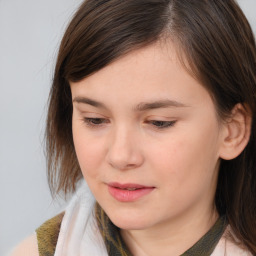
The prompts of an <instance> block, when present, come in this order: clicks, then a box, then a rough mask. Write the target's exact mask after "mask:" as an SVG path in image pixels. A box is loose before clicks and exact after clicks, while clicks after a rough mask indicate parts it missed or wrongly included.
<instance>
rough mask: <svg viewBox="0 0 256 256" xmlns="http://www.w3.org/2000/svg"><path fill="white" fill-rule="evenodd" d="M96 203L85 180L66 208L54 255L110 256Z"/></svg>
mask: <svg viewBox="0 0 256 256" xmlns="http://www.w3.org/2000/svg"><path fill="white" fill-rule="evenodd" d="M94 205H95V199H94V197H93V195H92V194H91V192H90V190H89V188H88V186H87V184H86V182H85V181H84V180H83V181H82V182H81V184H80V186H79V188H78V190H77V192H76V193H75V194H74V196H73V197H72V199H71V201H70V203H69V204H68V206H67V208H66V210H65V215H64V217H63V220H62V223H61V228H60V233H59V238H58V242H57V246H56V250H55V254H54V256H74V255H75V256H108V253H107V251H106V248H105V244H104V241H103V239H102V236H101V234H100V231H99V229H98V227H97V222H96V220H95V217H94V208H95V207H94Z"/></svg>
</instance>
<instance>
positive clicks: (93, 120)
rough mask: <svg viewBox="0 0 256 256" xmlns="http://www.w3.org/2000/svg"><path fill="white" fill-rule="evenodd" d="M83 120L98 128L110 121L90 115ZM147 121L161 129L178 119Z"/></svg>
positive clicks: (172, 124)
mask: <svg viewBox="0 0 256 256" xmlns="http://www.w3.org/2000/svg"><path fill="white" fill-rule="evenodd" d="M83 122H84V123H85V124H86V125H87V126H89V127H92V128H98V127H100V126H101V125H103V124H104V123H108V121H107V120H106V119H104V118H88V117H85V118H83ZM99 122H100V123H99ZM147 123H148V124H152V125H153V126H154V128H156V129H159V130H161V129H166V128H168V127H172V126H174V124H175V123H176V121H159V120H151V121H147Z"/></svg>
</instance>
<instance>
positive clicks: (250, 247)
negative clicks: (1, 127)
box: [13, 0, 256, 256]
mask: <svg viewBox="0 0 256 256" xmlns="http://www.w3.org/2000/svg"><path fill="white" fill-rule="evenodd" d="M255 97H256V47H255V41H254V37H253V33H252V31H251V28H250V26H249V24H248V22H247V20H246V18H245V16H244V14H243V13H242V11H241V10H240V8H239V7H238V5H237V3H236V2H235V1H234V0H225V1H223V0H206V1H196V0H179V1H175V0H140V1H138V0H127V1H121V0H108V1H106V0H87V1H85V2H84V3H83V4H82V5H81V7H80V8H79V10H78V11H77V13H76V14H75V16H74V18H73V19H72V21H71V23H70V25H69V27H68V28H67V30H66V33H65V35H64V37H63V40H62V43H61V46H60V50H59V55H58V60H57V64H56V70H55V75H54V80H53V85H52V89H51V94H50V104H49V112H48V121H47V152H48V167H49V172H48V174H49V182H50V185H51V188H52V192H53V194H57V193H61V192H64V193H65V194H68V193H73V198H72V200H71V202H70V204H69V205H68V207H67V209H66V211H65V212H64V213H61V214H60V215H58V216H57V217H55V218H53V219H51V220H49V221H47V222H46V223H45V224H43V225H42V226H41V227H39V228H38V229H37V232H36V234H35V235H33V236H32V237H30V238H28V239H27V240H26V241H25V242H23V243H22V244H21V245H20V246H19V247H18V248H17V249H16V251H15V252H14V254H13V255H40V256H46V255H47V256H48V255H55V256H60V255H61V256H65V255H68V256H71V255H81V256H86V255H90V256H92V255H95V256H102V255H122V256H124V255H126V256H128V255H133V256H145V255H147V256H151V255H160V256H165V255H166V256H167V255H168V256H169V255H214V256H216V255H218V256H219V255H232V256H233V255H255V254H256V242H255V241H256V216H255V213H256V182H255V181H256V171H255V168H256V163H255V162H256V157H255V152H256V137H255V136H256V122H255V121H256V119H255V113H256V106H255V103H256V98H255ZM85 181H86V183H85ZM87 185H88V187H89V188H88V187H87ZM91 193H92V194H91ZM22 250H23V251H22ZM24 250H25V251H24ZM28 250H30V251H28ZM24 252H26V253H25V254H24Z"/></svg>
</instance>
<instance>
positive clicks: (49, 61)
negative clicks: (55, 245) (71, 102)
mask: <svg viewBox="0 0 256 256" xmlns="http://www.w3.org/2000/svg"><path fill="white" fill-rule="evenodd" d="M81 1H82V0H36V1H35V0H22V1H20V0H0V89H1V90H0V202H1V203H0V255H6V254H7V252H8V251H9V250H10V249H11V248H12V247H13V246H14V245H16V244H17V243H18V242H20V241H21V240H22V239H24V238H25V237H26V236H28V235H30V234H31V233H33V232H34V230H35V229H36V228H37V227H38V226H39V225H40V224H41V223H42V222H44V221H45V220H46V219H48V218H50V217H52V216H54V215H55V214H56V213H58V212H59V211H61V209H63V207H64V202H63V201H58V202H54V201H53V200H52V199H51V196H50V193H49V188H48V185H47V179H46V165H45V158H44V148H43V139H44V125H45V117H46V106H47V98H48V93H49V88H50V84H51V79H52V75H53V69H54V63H55V59H56V55H57V51H58V46H59V43H60V39H61V37H62V35H63V32H64V30H65V27H66V26H67V24H68V21H69V20H70V18H71V17H72V14H73V13H74V11H75V10H76V8H77V6H79V4H80V3H81ZM239 3H240V5H241V7H242V8H243V10H244V12H245V14H246V16H247V17H248V19H249V21H250V23H251V25H252V26H253V30H254V32H256V0H240V1H239Z"/></svg>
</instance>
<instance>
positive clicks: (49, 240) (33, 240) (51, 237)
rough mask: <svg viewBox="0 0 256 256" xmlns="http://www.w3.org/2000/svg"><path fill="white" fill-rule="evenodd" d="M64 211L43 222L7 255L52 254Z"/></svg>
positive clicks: (36, 255) (31, 255)
mask: <svg viewBox="0 0 256 256" xmlns="http://www.w3.org/2000/svg"><path fill="white" fill-rule="evenodd" d="M63 216H64V212H63V213H60V214H59V215H57V216H55V217H53V218H51V219H49V220H47V221H46V222H44V223H43V224H42V225H41V226H40V227H39V228H38V229H36V232H35V233H34V234H33V235H31V236H30V237H28V238H26V239H25V240H24V241H22V242H21V243H20V244H19V245H18V246H17V247H16V248H15V249H14V250H13V251H12V253H11V254H9V255H8V256H39V255H40V256H45V255H54V252H55V248H56V244H57V240H58V236H59V232H60V226H61V222H62V219H63Z"/></svg>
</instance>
